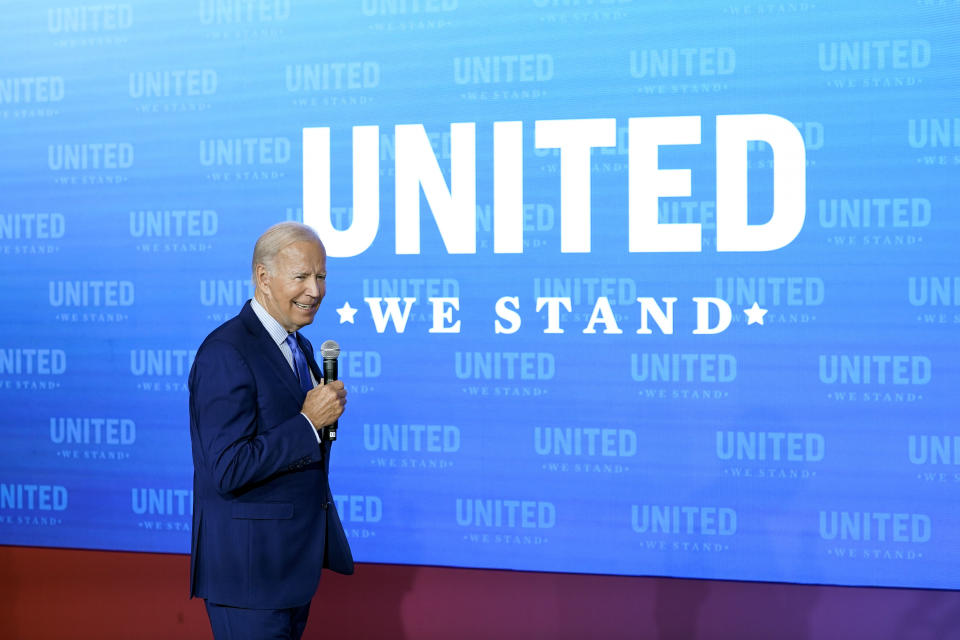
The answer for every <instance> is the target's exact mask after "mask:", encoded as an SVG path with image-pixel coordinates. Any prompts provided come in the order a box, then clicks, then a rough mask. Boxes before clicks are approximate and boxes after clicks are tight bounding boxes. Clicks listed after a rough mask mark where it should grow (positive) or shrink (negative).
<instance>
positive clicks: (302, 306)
mask: <svg viewBox="0 0 960 640" xmlns="http://www.w3.org/2000/svg"><path fill="white" fill-rule="evenodd" d="M293 304H295V305H297V306H298V307H300V308H301V309H303V310H304V311H306V310H308V309H313V305H312V304H300V303H299V302H297V301H294V303H293Z"/></svg>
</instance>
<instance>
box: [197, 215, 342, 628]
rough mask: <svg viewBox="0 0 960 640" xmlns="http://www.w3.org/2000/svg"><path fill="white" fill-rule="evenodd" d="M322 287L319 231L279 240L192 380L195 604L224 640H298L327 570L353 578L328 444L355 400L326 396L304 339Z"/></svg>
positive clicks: (206, 347)
mask: <svg viewBox="0 0 960 640" xmlns="http://www.w3.org/2000/svg"><path fill="white" fill-rule="evenodd" d="M326 276H327V271H326V252H325V251H324V248H323V244H322V243H321V242H320V238H318V237H317V234H316V233H315V232H314V231H313V229H311V228H310V227H308V226H305V225H302V224H299V223H296V222H283V223H280V224H277V225H274V226H273V227H270V229H268V230H267V231H266V232H265V233H264V234H263V235H262V236H261V237H260V239H259V240H257V244H256V246H255V247H254V250H253V281H254V286H255V291H254V298H253V300H250V301H248V302H247V303H246V304H245V305H244V307H243V309H242V310H241V311H240V313H239V315H237V316H236V317H235V318H232V319H231V320H228V321H227V322H225V323H224V324H223V325H221V326H220V327H218V328H217V329H215V330H214V331H213V332H212V333H211V334H210V335H209V336H207V339H206V340H204V341H203V344H202V345H200V348H199V350H198V351H197V355H196V358H195V360H194V364H193V369H192V370H191V371H190V439H191V443H192V447H193V466H194V475H193V488H194V492H193V495H194V505H193V540H192V545H191V566H190V595H191V596H197V597H200V598H204V599H205V600H206V606H207V613H208V615H209V616H210V624H211V626H212V627H213V632H214V636H215V637H216V638H217V640H223V639H226V638H230V639H237V638H250V639H251V640H252V639H254V638H256V639H258V640H260V639H263V638H299V637H300V635H301V634H302V633H303V629H304V627H305V626H306V621H307V613H308V611H309V607H310V600H311V599H312V598H313V594H314V592H315V591H316V589H317V583H318V581H319V579H320V570H321V568H322V567H329V568H330V569H332V570H333V571H337V572H340V573H352V572H353V558H352V556H351V554H350V547H349V545H348V544H347V540H346V536H345V535H344V532H343V527H342V525H341V524H340V518H339V516H338V515H337V510H336V507H335V506H334V503H333V497H332V495H331V493H330V487H329V484H328V482H327V472H328V470H329V465H330V457H329V456H330V442H329V441H328V440H324V438H323V437H322V434H323V433H324V429H323V428H324V427H325V426H329V425H331V424H332V423H334V422H335V421H336V420H337V418H339V417H340V414H341V413H342V412H343V408H344V405H345V404H346V390H345V389H344V388H343V383H342V382H333V381H331V382H329V383H328V384H325V385H324V384H319V385H318V384H317V383H318V381H319V380H320V379H321V373H320V370H319V369H318V368H317V363H316V361H315V359H314V356H313V347H312V346H311V344H310V342H309V341H308V340H307V339H306V338H304V337H303V336H301V335H300V334H299V333H298V330H299V329H301V328H302V327H304V326H306V325H308V324H310V323H311V322H313V318H314V316H315V315H316V313H317V308H318V307H319V305H320V302H321V300H323V296H324V293H325V291H326Z"/></svg>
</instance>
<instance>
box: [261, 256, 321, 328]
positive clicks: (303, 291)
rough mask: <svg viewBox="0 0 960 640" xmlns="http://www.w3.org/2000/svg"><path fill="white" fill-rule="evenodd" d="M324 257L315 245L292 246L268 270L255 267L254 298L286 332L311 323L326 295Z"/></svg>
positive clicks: (262, 266)
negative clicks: (255, 287)
mask: <svg viewBox="0 0 960 640" xmlns="http://www.w3.org/2000/svg"><path fill="white" fill-rule="evenodd" d="M326 278H327V255H326V252H325V251H324V250H323V247H322V246H321V245H319V244H317V243H314V242H294V243H292V244H289V245H287V246H286V247H284V248H283V250H282V251H280V253H278V254H277V255H276V257H275V258H274V260H273V265H272V268H271V269H267V268H266V266H265V265H257V289H258V290H259V291H260V293H261V295H260V296H259V297H258V298H257V299H258V300H259V301H260V303H261V304H263V306H264V308H265V309H266V310H267V312H269V313H270V315H271V316H273V317H274V318H275V319H276V320H277V322H279V323H280V324H281V325H282V326H283V328H284V329H286V330H287V331H291V332H292V331H296V330H298V329H300V328H301V327H305V326H307V325H308V324H310V323H311V322H313V316H315V315H316V313H317V307H319V306H320V301H321V300H323V296H324V294H325V293H326V290H327V285H326Z"/></svg>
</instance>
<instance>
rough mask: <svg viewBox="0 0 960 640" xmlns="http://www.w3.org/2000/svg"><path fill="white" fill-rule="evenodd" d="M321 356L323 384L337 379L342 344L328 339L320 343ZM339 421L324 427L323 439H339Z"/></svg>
mask: <svg viewBox="0 0 960 640" xmlns="http://www.w3.org/2000/svg"><path fill="white" fill-rule="evenodd" d="M320 356H321V357H322V358H323V384H328V383H330V382H332V381H333V380H336V379H337V360H338V358H339V357H340V345H338V344H337V343H336V342H335V341H333V340H327V341H325V342H324V343H323V344H322V345H320ZM338 423H339V420H338V421H337V422H334V423H333V424H331V425H328V426H326V427H324V428H323V439H324V440H329V441H331V442H332V441H334V440H336V439H337V424H338Z"/></svg>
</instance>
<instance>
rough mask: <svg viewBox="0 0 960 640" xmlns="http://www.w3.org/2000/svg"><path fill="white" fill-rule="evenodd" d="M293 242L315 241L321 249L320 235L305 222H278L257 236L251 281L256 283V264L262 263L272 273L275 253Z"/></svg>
mask: <svg viewBox="0 0 960 640" xmlns="http://www.w3.org/2000/svg"><path fill="white" fill-rule="evenodd" d="M294 242H315V243H317V244H318V245H320V248H321V249H323V243H322V242H321V241H320V236H318V235H317V232H316V231H314V230H313V228H312V227H308V226H307V225H305V224H301V223H299V222H278V223H277V224H275V225H273V226H272V227H270V228H269V229H267V230H266V231H264V232H263V235H262V236H260V237H259V238H257V244H256V245H254V247H253V262H252V264H251V270H252V272H253V283H254V284H256V283H257V265H258V264H262V265H263V266H264V267H266V269H267V271H268V272H269V273H273V261H274V258H276V257H277V254H278V253H280V252H281V251H283V250H284V248H286V247H287V246H289V245H291V244H293V243H294Z"/></svg>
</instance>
